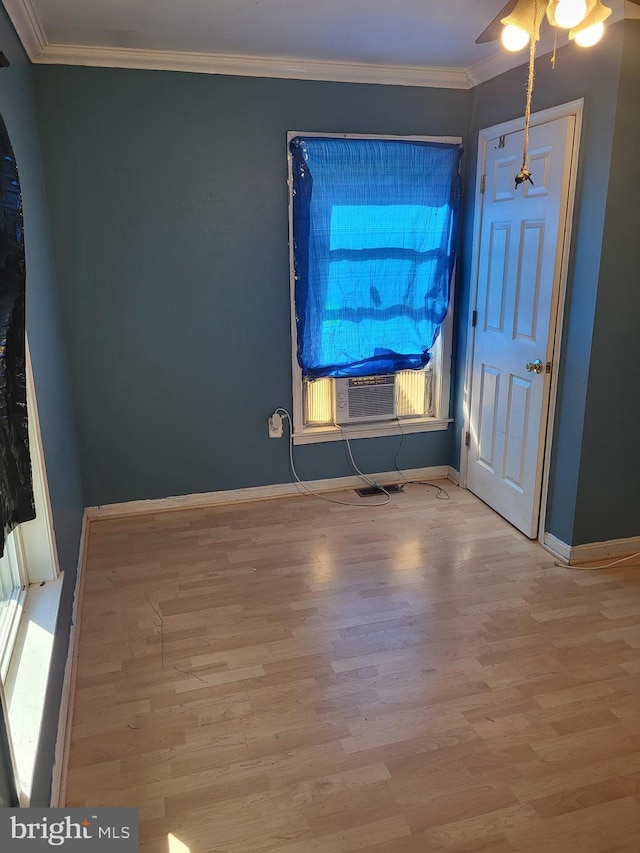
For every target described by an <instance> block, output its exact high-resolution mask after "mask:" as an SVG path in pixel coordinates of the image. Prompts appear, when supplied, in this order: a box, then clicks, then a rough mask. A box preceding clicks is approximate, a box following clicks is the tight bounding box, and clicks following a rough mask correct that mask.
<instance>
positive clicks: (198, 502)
mask: <svg viewBox="0 0 640 853" xmlns="http://www.w3.org/2000/svg"><path fill="white" fill-rule="evenodd" d="M449 470H450V469H449V468H448V467H447V466H446V465H437V466H434V467H432V468H410V469H407V470H405V471H403V472H402V474H404V476H405V477H406V478H407V480H445V479H447V477H448V474H449ZM367 476H368V477H370V478H371V479H372V480H375V481H376V482H377V483H380V484H381V485H383V486H384V485H388V484H390V483H400V482H402V476H401V475H400V474H399V473H398V472H397V471H386V472H384V473H381V474H367ZM305 485H306V486H307V487H308V488H309V489H311V490H312V491H314V492H335V491H343V490H344V489H357V488H361V487H362V486H363V480H362V478H361V477H358V476H354V477H336V478H334V479H328V480H307V481H305ZM298 494H301V490H300V489H299V487H298V486H297V485H296V484H295V483H277V484H274V485H272V486H253V487H251V488H248V489H231V490H229V491H224V492H203V493H201V494H195V495H179V496H177V497H170V498H158V499H157V500H145V501H128V502H127V503H119V504H104V505H102V506H92V507H88V508H87V509H86V510H85V513H86V517H87V518H88V519H89V520H91V519H94V518H95V519H97V518H116V517H124V516H131V515H146V514H155V513H158V512H170V511H171V510H176V509H191V508H201V507H208V506H219V505H222V504H233V503H246V502H247V501H264V500H272V499H274V498H286V497H291V496H292V495H298ZM302 494H305V493H304V492H302Z"/></svg>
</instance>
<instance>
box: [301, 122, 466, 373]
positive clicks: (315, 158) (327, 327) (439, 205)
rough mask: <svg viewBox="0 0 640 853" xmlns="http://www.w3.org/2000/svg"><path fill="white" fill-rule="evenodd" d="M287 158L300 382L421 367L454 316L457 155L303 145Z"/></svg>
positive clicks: (349, 143) (420, 147) (404, 144)
mask: <svg viewBox="0 0 640 853" xmlns="http://www.w3.org/2000/svg"><path fill="white" fill-rule="evenodd" d="M290 150H291V156H292V165H293V242H294V266H295V276H296V283H295V306H296V323H297V335H298V361H299V363H300V366H301V368H302V372H303V376H304V377H305V378H307V379H317V378H319V377H321V376H366V375H370V374H387V373H395V372H396V371H398V370H407V369H419V368H421V367H424V365H426V364H427V363H428V361H429V350H430V349H431V347H432V346H433V344H434V343H435V340H436V338H437V336H438V332H439V330H440V325H441V323H442V321H443V320H444V318H445V316H446V313H447V310H448V307H449V292H450V285H451V276H452V272H453V264H454V258H455V242H456V221H457V216H458V209H459V202H460V178H459V163H460V156H461V147H460V146H459V145H456V144H447V143H435V142H417V141H397V140H385V139H340V138H329V137H295V138H294V139H292V140H291V142H290Z"/></svg>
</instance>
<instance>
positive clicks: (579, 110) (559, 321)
mask: <svg viewBox="0 0 640 853" xmlns="http://www.w3.org/2000/svg"><path fill="white" fill-rule="evenodd" d="M565 107H566V108H568V109H571V113H570V115H573V116H574V117H575V123H574V127H573V145H572V149H571V165H570V167H569V175H568V181H567V205H566V208H565V210H564V211H563V212H562V215H563V216H564V227H563V229H562V239H563V245H562V248H561V249H560V250H559V251H560V252H561V258H560V270H559V277H558V295H557V298H556V302H555V306H554V308H555V323H554V327H553V329H552V330H551V340H550V342H549V343H550V353H551V358H550V361H551V365H552V367H551V386H550V388H549V408H548V412H547V422H546V430H547V433H546V442H545V451H544V456H543V459H542V480H541V482H540V516H539V520H538V541H541V540H543V539H544V530H545V528H546V526H547V496H548V493H549V479H550V476H551V445H552V443H553V428H554V424H555V418H556V403H557V399H558V383H559V377H560V370H559V365H560V359H561V356H562V329H563V326H564V316H565V310H566V303H567V285H568V281H569V258H570V255H571V239H572V234H573V218H574V210H575V200H576V188H577V181H578V167H579V155H580V139H581V136H582V115H583V112H584V98H580V99H579V100H576V101H572V102H571V103H570V104H565ZM551 317H552V318H553V313H552V315H551Z"/></svg>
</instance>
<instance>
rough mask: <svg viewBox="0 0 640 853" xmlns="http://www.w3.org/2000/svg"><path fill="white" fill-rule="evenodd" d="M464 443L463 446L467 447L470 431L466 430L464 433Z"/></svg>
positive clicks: (469, 440) (469, 441) (469, 442)
mask: <svg viewBox="0 0 640 853" xmlns="http://www.w3.org/2000/svg"><path fill="white" fill-rule="evenodd" d="M464 444H465V447H469V445H470V444H471V433H470V432H469V431H468V430H467V432H465V434H464Z"/></svg>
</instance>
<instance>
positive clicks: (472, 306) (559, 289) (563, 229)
mask: <svg viewBox="0 0 640 853" xmlns="http://www.w3.org/2000/svg"><path fill="white" fill-rule="evenodd" d="M583 111H584V98H579V99H578V100H575V101H569V102H568V103H565V104H559V105H558V106H556V107H551V108H550V109H547V110H541V111H540V112H536V113H533V114H532V115H531V126H532V127H536V126H538V125H541V124H548V123H549V122H552V121H555V120H556V119H559V118H566V117H567V116H573V117H575V132H574V138H573V146H572V151H571V166H570V173H569V180H568V184H567V199H566V202H567V203H566V206H565V208H564V210H563V211H562V213H561V226H560V229H559V234H560V235H561V236H560V239H561V240H562V255H561V259H560V266H559V271H558V275H557V276H556V281H555V282H554V289H553V295H552V302H551V324H550V325H551V329H550V334H549V338H550V341H552V350H551V351H552V360H551V363H552V365H553V367H552V371H551V383H550V387H549V401H548V407H547V418H546V423H543V424H542V425H541V429H543V430H545V432H546V438H545V445H544V454H543V459H542V478H541V483H540V496H539V497H540V517H539V521H538V536H537V538H538V541H539V542H542V541H543V539H544V533H545V527H546V511H547V493H548V489H549V469H550V461H551V449H552V437H553V425H554V418H555V409H556V399H557V393H558V376H559V370H558V365H559V362H560V354H561V353H560V350H561V345H562V329H563V323H564V312H565V303H566V293H567V281H568V271H569V255H570V250H571V235H572V229H573V213H574V206H575V192H576V184H577V172H578V155H579V152H580V138H581V132H582V115H583ZM523 129H524V117H520V118H516V119H512V120H510V121H506V122H501V123H500V124H496V125H493V126H492V127H486V128H483V129H482V130H481V131H480V132H479V134H478V157H477V162H476V181H475V200H474V207H473V211H474V224H473V243H472V253H471V258H472V260H471V279H470V283H471V287H470V290H469V305H468V309H467V319H466V329H467V333H466V341H467V352H466V357H465V370H464V397H463V424H462V435H461V448H460V485H461V486H462V487H463V488H465V489H466V488H467V476H468V470H469V447H468V446H467V444H466V440H465V439H466V435H467V433H468V432H469V430H470V417H471V392H472V379H473V358H474V354H475V328H474V326H473V312H474V311H475V310H477V300H478V285H479V275H480V238H481V235H482V226H483V221H482V218H483V217H482V206H483V193H482V190H481V182H482V176H483V174H484V166H485V163H486V157H487V149H488V146H489V142H490V141H491V140H493V139H495V138H496V137H497V136H507V135H508V134H510V133H517V132H518V131H521V130H523Z"/></svg>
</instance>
